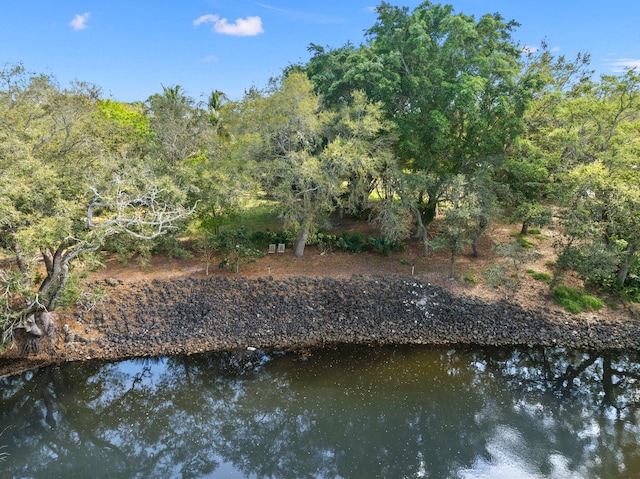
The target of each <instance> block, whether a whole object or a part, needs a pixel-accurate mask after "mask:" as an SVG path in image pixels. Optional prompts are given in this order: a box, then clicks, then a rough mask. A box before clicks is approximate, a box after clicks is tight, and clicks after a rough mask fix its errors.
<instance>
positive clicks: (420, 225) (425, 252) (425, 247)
mask: <svg viewBox="0 0 640 479" xmlns="http://www.w3.org/2000/svg"><path fill="white" fill-rule="evenodd" d="M414 216H415V218H416V234H415V237H416V238H419V239H421V240H422V256H424V257H425V258H426V257H427V256H429V237H428V235H427V226H426V225H425V223H424V222H423V221H422V213H420V210H419V209H418V208H415V209H414Z"/></svg>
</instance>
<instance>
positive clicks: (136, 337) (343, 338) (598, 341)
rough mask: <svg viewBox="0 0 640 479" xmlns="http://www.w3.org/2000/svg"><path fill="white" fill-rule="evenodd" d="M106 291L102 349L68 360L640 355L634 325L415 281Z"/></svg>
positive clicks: (93, 319)
mask: <svg viewBox="0 0 640 479" xmlns="http://www.w3.org/2000/svg"><path fill="white" fill-rule="evenodd" d="M100 286H101V287H103V288H105V289H106V290H107V293H108V296H107V299H106V301H104V302H103V303H102V304H100V305H98V306H97V307H96V308H95V309H94V310H92V311H78V312H76V313H74V314H76V315H77V319H78V320H79V321H80V322H81V323H82V324H84V325H86V328H87V331H95V332H97V333H98V338H99V339H97V340H96V341H95V343H91V342H89V341H87V340H86V338H83V337H82V335H78V334H76V335H74V336H70V337H67V338H66V344H67V346H68V347H69V351H73V350H74V349H78V348H87V350H88V354H89V356H94V355H93V354H91V353H92V351H91V349H92V348H93V349H98V348H99V350H100V354H99V356H101V357H105V358H124V357H132V356H151V355H164V354H178V353H187V354H189V353H196V352H203V351H220V350H233V349H246V348H257V349H303V348H314V347H324V346H332V345H336V344H342V343H352V344H371V345H376V344H432V345H445V344H452V345H453V344H455V345H461V344H470V345H472V344H473V345H487V346H502V345H532V346H533V345H536V346H537V345H542V346H554V345H555V346H566V347H575V348H587V349H607V348H621V349H622V348H624V349H639V348H640V330H639V328H638V324H636V323H635V322H633V323H629V324H623V323H617V324H612V323H611V322H607V321H600V320H598V319H597V318H595V317H594V318H593V319H588V318H585V317H583V316H581V317H574V316H571V315H565V314H563V313H559V312H553V311H550V310H544V309H541V310H526V309H524V308H522V307H520V306H518V305H517V304H513V303H508V302H493V303H488V302H483V301H480V300H478V299H473V298H460V297H454V296H452V295H451V294H450V293H448V292H447V291H446V290H444V289H442V288H440V287H436V286H433V285H430V284H428V283H420V282H418V281H416V280H414V279H413V278H410V277H409V278H407V277H400V276H392V277H381V276H380V277H375V276H373V277H369V276H367V277H362V276H354V277H352V278H351V279H348V280H344V279H334V278H323V279H316V278H299V277H297V278H289V279H284V280H274V279H271V278H262V279H256V280H250V279H243V278H226V277H223V278H220V277H211V278H208V279H204V280H203V279H179V280H172V281H159V280H154V281H152V282H149V283H135V284H130V283H126V284H125V283H117V282H113V281H108V282H103V283H101V284H100ZM94 352H95V351H94ZM63 355H64V353H63Z"/></svg>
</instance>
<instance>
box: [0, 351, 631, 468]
mask: <svg viewBox="0 0 640 479" xmlns="http://www.w3.org/2000/svg"><path fill="white" fill-rule="evenodd" d="M639 361H640V358H639V357H638V356H637V355H633V356H632V355H630V354H618V353H602V354H588V353H581V352H576V351H566V350H557V349H556V350H542V349H535V350H529V349H425V348H376V349H369V348H341V349H336V350H327V351H319V352H314V353H313V354H312V355H311V356H309V357H307V358H301V357H300V356H298V355H293V354H273V355H269V356H264V355H260V354H258V353H244V354H230V353H225V354H213V355H202V356H191V357H172V358H163V359H159V360H145V361H140V360H139V361H124V362H120V363H109V364H104V363H95V362H93V363H87V364H74V365H67V366H64V367H52V368H47V369H42V370H39V371H37V372H30V373H27V374H24V375H22V376H18V377H13V378H8V379H4V380H0V431H4V432H3V434H2V436H0V445H3V449H0V452H4V453H8V454H9V455H8V456H7V457H6V460H5V461H4V462H0V477H34V478H35V477H38V478H39V477H60V478H72V477H78V478H88V477H91V478H98V477H105V478H107V477H108V478H120V477H121V478H133V477H136V478H150V477H158V478H171V477H194V478H195V477H198V478H199V477H210V478H243V477H251V478H263V477H269V478H316V477H317V478H343V477H344V478H374V477H383V478H419V477H425V478H437V479H440V478H459V479H468V478H492V479H503V478H504V479H507V478H508V479H513V478H523V479H529V478H536V479H537V478H563V479H567V478H568V479H573V478H589V479H592V478H632V477H640V427H639V425H638V420H639V419H640V413H639V410H638V407H639V405H640V388H639V387H638V379H639V378H640V363H639Z"/></svg>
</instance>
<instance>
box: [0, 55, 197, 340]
mask: <svg viewBox="0 0 640 479" xmlns="http://www.w3.org/2000/svg"><path fill="white" fill-rule="evenodd" d="M0 82H1V85H0V117H1V120H0V191H2V195H1V196H0V254H2V255H8V257H9V258H11V259H13V264H14V265H15V266H11V265H10V264H9V265H8V266H3V267H2V269H1V270H0V281H1V283H2V293H1V295H0V328H1V330H2V332H3V339H4V340H10V339H11V338H12V337H13V333H14V331H15V329H16V328H25V329H26V330H27V331H28V332H30V333H31V336H32V337H41V336H44V335H46V334H47V332H49V331H50V330H51V316H50V314H48V313H50V312H51V311H53V310H54V309H55V307H56V304H57V300H58V299H59V297H60V295H61V293H62V291H63V290H64V288H65V285H66V283H67V281H68V279H69V275H70V274H71V273H72V272H73V269H74V268H76V267H77V265H78V260H79V259H80V258H81V257H82V256H84V255H86V254H88V253H90V252H95V251H98V250H100V248H101V247H102V245H103V244H104V242H105V240H106V239H107V238H108V237H110V236H114V235H118V234H126V235H129V236H132V237H135V238H137V239H139V240H141V239H149V238H155V237H158V236H160V235H163V234H165V233H166V232H167V231H169V230H170V229H171V228H173V227H174V224H175V222H176V221H177V220H179V219H180V218H183V217H185V216H186V215H188V214H189V212H190V210H189V209H187V208H185V207H183V206H182V204H183V203H182V202H183V201H184V195H183V194H182V192H181V191H180V190H179V189H177V188H176V187H175V185H174V183H173V182H172V181H171V179H170V178H168V177H166V176H163V175H162V174H158V172H157V170H156V169H155V168H154V162H151V161H148V159H147V158H145V157H140V156H137V155H136V153H139V152H140V149H139V146H140V145H139V144H137V143H136V142H133V143H132V147H131V150H129V148H127V142H126V141H124V140H123V141H113V140H112V139H110V138H111V135H113V134H114V132H115V133H116V134H119V135H120V136H121V138H126V136H127V135H128V134H130V133H131V125H123V123H122V122H119V121H114V120H112V119H110V118H109V117H108V115H105V114H104V113H105V110H104V108H103V107H104V103H101V100H100V99H99V91H98V90H97V89H96V88H95V87H92V86H90V85H86V84H82V83H76V84H73V85H71V87H70V88H66V89H63V88H61V87H59V86H58V85H57V84H56V83H55V81H54V80H53V78H51V77H49V76H46V75H36V74H30V73H28V72H26V71H25V70H24V68H23V67H22V66H15V67H12V68H8V69H5V70H4V71H2V72H0ZM101 105H102V108H101ZM134 136H135V135H134ZM39 260H40V261H42V264H43V268H41V267H40V266H39V262H38V261H39Z"/></svg>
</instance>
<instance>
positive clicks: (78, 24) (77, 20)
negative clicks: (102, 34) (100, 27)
mask: <svg viewBox="0 0 640 479" xmlns="http://www.w3.org/2000/svg"><path fill="white" fill-rule="evenodd" d="M90 15H91V14H90V13H89V12H84V13H83V14H82V15H80V14H79V13H76V16H75V17H73V20H71V21H70V22H69V25H70V26H71V28H73V29H74V30H84V29H85V28H89V25H87V21H88V20H89V16H90Z"/></svg>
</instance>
